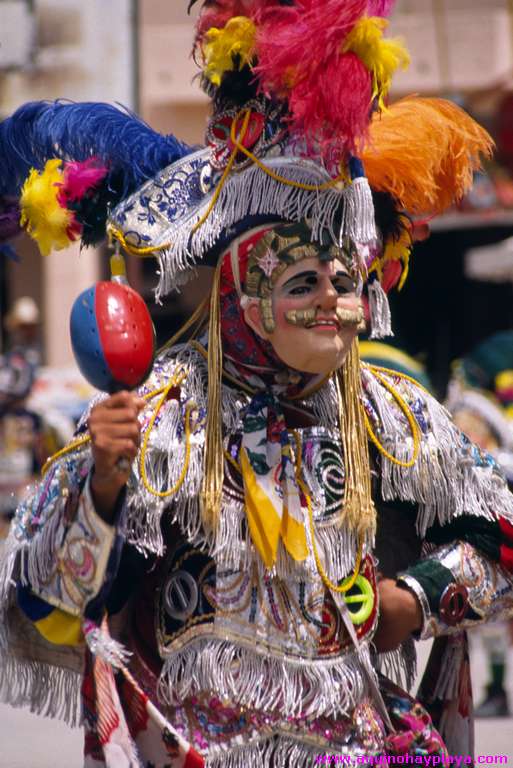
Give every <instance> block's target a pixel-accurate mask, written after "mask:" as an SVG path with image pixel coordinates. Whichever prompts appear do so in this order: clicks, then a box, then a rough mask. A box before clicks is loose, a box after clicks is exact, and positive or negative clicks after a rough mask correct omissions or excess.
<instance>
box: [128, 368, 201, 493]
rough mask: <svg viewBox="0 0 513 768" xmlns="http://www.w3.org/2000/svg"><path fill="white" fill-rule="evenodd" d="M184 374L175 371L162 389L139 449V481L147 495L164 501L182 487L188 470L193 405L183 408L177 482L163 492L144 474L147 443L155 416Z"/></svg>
mask: <svg viewBox="0 0 513 768" xmlns="http://www.w3.org/2000/svg"><path fill="white" fill-rule="evenodd" d="M185 377H186V374H185V372H184V371H182V370H179V371H177V372H176V373H175V374H174V375H173V376H172V377H171V380H170V381H169V383H168V384H167V385H166V387H165V388H164V391H163V392H162V397H161V398H160V400H159V401H158V403H157V405H156V407H155V409H154V411H153V413H152V415H151V419H150V421H149V424H148V426H147V428H146V432H145V433H144V440H143V444H142V447H141V453H140V456H139V473H140V475H141V480H142V482H143V485H144V487H145V488H146V490H147V491H148V493H151V495H152V496H156V497H157V498H159V499H166V498H168V497H169V496H174V495H175V494H176V493H178V491H179V490H180V488H181V487H182V485H183V483H184V481H185V478H186V475H187V471H188V469H189V461H190V458H191V412H192V411H193V410H194V409H195V408H196V405H195V403H188V404H187V406H186V408H185V417H184V421H185V457H184V462H183V467H182V469H181V472H180V476H179V478H178V480H177V481H176V483H175V485H173V487H172V488H168V489H167V490H165V491H159V490H157V489H156V488H153V487H152V486H151V485H150V482H149V480H148V475H147V473H146V454H147V451H148V442H149V439H150V435H151V431H152V429H153V427H154V425H155V421H156V419H157V416H158V415H159V413H160V409H161V408H162V406H163V405H164V403H165V402H166V400H167V398H168V396H169V392H170V391H171V390H172V389H173V387H178V386H180V384H181V383H182V381H183V380H184V379H185Z"/></svg>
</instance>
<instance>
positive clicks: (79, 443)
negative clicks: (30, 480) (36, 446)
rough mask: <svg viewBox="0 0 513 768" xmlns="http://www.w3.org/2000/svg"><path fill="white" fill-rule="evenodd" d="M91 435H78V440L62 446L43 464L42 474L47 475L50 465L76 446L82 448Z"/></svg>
mask: <svg viewBox="0 0 513 768" xmlns="http://www.w3.org/2000/svg"><path fill="white" fill-rule="evenodd" d="M90 439H91V437H90V435H84V437H78V438H77V439H76V440H73V441H72V442H71V443H69V445H65V446H64V448H61V449H60V450H59V451H57V453H54V454H53V455H52V456H50V457H49V458H48V459H47V460H46V461H45V463H44V464H43V468H42V470H41V476H44V475H46V473H47V472H48V470H49V469H50V467H51V466H52V464H53V463H54V462H56V461H57V459H60V458H61V456H65V455H66V454H67V453H71V452H72V451H74V450H75V449H76V448H81V447H82V446H83V445H86V444H87V443H88V442H89V441H90Z"/></svg>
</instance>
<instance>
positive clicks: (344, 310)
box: [268, 257, 363, 374]
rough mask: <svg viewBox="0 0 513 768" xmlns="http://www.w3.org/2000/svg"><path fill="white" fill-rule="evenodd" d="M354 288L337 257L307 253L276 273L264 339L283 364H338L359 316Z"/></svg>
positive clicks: (315, 367)
mask: <svg viewBox="0 0 513 768" xmlns="http://www.w3.org/2000/svg"><path fill="white" fill-rule="evenodd" d="M355 291H356V288H355V283H354V281H353V280H352V278H351V277H350V276H349V274H348V273H347V270H346V269H345V267H344V266H343V264H342V262H340V261H339V260H334V261H326V262H321V261H320V260H319V259H317V258H315V257H311V258H308V259H304V260H303V261H300V262H299V263H297V264H294V265H293V266H291V267H288V269H287V270H286V271H285V272H284V273H283V274H282V275H281V276H280V277H279V279H278V281H277V282H276V285H275V286H274V290H273V295H272V301H273V312H274V317H275V324H276V327H275V330H274V332H273V333H271V334H269V336H268V340H269V341H270V342H271V344H272V345H273V348H274V351H275V352H276V354H277V355H278V357H279V358H280V359H281V360H283V362H284V363H285V364H286V365H287V367H289V368H294V369H295V370H298V371H304V372H306V373H317V374H326V373H329V372H330V371H333V370H335V369H336V368H339V367H340V366H341V365H342V363H343V362H344V360H345V358H346V356H347V354H348V352H349V350H350V348H351V344H352V343H353V340H354V338H355V336H356V333H357V328H358V326H359V324H360V322H361V321H362V317H363V314H362V309H361V304H360V300H359V299H358V298H357V296H356V292H355Z"/></svg>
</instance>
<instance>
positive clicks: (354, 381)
mask: <svg viewBox="0 0 513 768" xmlns="http://www.w3.org/2000/svg"><path fill="white" fill-rule="evenodd" d="M335 385H336V388H337V400H338V412H339V424H340V432H341V437H342V447H343V451H344V464H345V476H346V477H345V490H344V516H343V520H344V522H346V521H347V523H348V525H349V527H350V528H351V529H352V530H353V531H355V533H356V534H357V536H358V537H359V539H360V541H364V539H365V538H366V537H368V536H370V537H371V538H373V537H374V534H375V532H376V509H375V507H374V502H373V500H372V489H371V472H370V460H369V444H368V441H367V431H366V429H365V419H364V410H363V402H362V380H361V373H360V354H359V351H358V342H357V341H356V340H355V341H354V342H353V345H352V347H351V350H350V352H349V354H348V356H347V358H346V360H345V363H344V365H343V366H342V367H341V368H340V369H339V370H338V371H337V373H336V374H335Z"/></svg>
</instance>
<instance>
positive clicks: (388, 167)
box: [0, 0, 491, 334]
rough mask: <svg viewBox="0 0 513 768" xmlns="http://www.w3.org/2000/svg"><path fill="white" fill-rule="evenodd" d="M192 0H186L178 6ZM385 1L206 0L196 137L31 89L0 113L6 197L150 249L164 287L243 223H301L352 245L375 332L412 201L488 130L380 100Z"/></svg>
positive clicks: (438, 107)
mask: <svg viewBox="0 0 513 768" xmlns="http://www.w3.org/2000/svg"><path fill="white" fill-rule="evenodd" d="M195 2H197V0H192V1H191V2H189V4H188V5H189V8H191V7H192V6H193V5H195ZM392 6H393V0H207V1H205V2H203V4H202V8H201V9H200V13H199V16H198V22H197V28H196V37H195V43H194V54H195V59H196V61H197V62H198V64H199V66H200V68H201V82H202V84H203V87H204V88H205V90H206V91H207V92H208V93H209V94H210V96H211V97H212V103H213V114H212V117H211V119H210V121H209V125H208V128H207V134H206V147H205V148H200V149H195V150H193V149H192V148H190V147H188V146H187V145H185V144H183V143H181V142H180V141H179V140H177V139H176V138H174V137H173V136H162V135H160V134H158V133H156V132H154V131H153V130H152V129H151V128H149V126H147V125H146V124H145V123H143V122H142V121H141V120H139V119H138V118H137V117H135V116H134V115H133V114H131V113H129V112H126V111H124V110H122V109H118V108H116V107H113V106H110V105H106V104H94V103H90V104H70V103H63V102H55V103H48V102H36V103H31V104H27V105H25V106H24V107H22V108H21V109H19V110H18V111H17V112H16V113H15V114H14V115H13V116H12V117H11V118H9V119H7V120H5V121H4V122H3V123H1V124H0V163H1V166H2V169H3V173H2V178H1V179H0V196H4V197H8V199H9V200H10V201H11V203H10V209H9V211H10V217H11V218H12V211H13V210H15V208H13V202H12V201H13V199H14V205H19V206H20V209H21V218H20V222H21V224H22V225H23V226H24V227H25V228H26V229H27V231H28V232H29V233H30V234H31V235H32V236H33V237H35V238H36V239H37V240H38V242H39V244H40V247H41V250H42V251H44V252H46V251H48V250H49V249H51V248H62V247H65V246H66V245H67V244H69V242H71V241H72V240H74V239H80V240H81V242H82V243H83V244H85V245H88V244H91V243H96V242H98V241H99V240H100V239H101V238H102V237H103V236H104V235H105V232H106V229H107V230H108V231H109V234H110V236H111V237H112V238H114V239H117V240H118V241H119V242H120V243H121V245H122V246H123V247H124V248H125V249H126V250H127V251H129V252H130V253H134V254H136V255H154V256H156V257H157V258H158V260H159V262H160V281H159V286H158V289H157V295H158V296H161V295H164V294H166V293H167V292H168V291H169V290H171V289H172V288H173V287H174V286H175V285H176V284H177V283H180V282H183V281H184V280H186V279H187V276H188V273H189V270H190V268H191V267H193V266H194V265H195V264H198V263H201V262H204V261H205V260H208V261H209V262H210V263H215V260H216V258H217V254H218V253H219V251H220V250H221V249H222V247H223V245H224V244H225V243H226V242H227V240H229V239H230V237H234V236H235V235H236V234H237V233H238V232H239V231H241V230H243V229H244V228H247V227H248V226H251V225H254V224H258V223H260V222H265V221H275V220H277V219H284V220H299V219H303V218H307V219H308V220H309V221H310V222H311V228H312V233H313V237H318V236H320V235H321V234H322V233H324V232H328V233H330V236H331V237H332V239H333V240H334V241H336V242H341V240H342V239H343V238H345V237H348V238H350V239H351V240H352V241H353V243H354V244H355V246H356V247H355V253H356V254H357V259H358V262H359V263H358V265H357V266H358V269H359V271H360V272H361V274H362V276H363V277H366V275H367V274H369V275H370V283H371V289H370V294H371V295H372V299H373V301H371V305H372V306H373V307H374V310H375V311H374V315H375V317H374V320H375V323H374V324H375V332H376V333H377V334H382V333H385V332H387V331H388V330H389V322H388V318H389V315H388V314H387V304H386V297H385V296H384V292H383V291H382V290H381V287H382V285H381V284H382V283H383V286H384V287H385V288H389V287H390V285H391V284H393V283H399V284H401V283H402V282H403V281H404V278H405V276H406V271H407V265H408V258H409V253H410V250H411V246H412V225H411V217H412V216H417V215H422V216H432V215H434V214H437V213H440V212H441V211H442V210H444V209H445V208H447V207H448V206H449V205H451V203H452V202H453V201H454V200H456V199H457V198H459V197H461V195H463V194H464V193H465V191H466V190H467V189H468V188H469V186H470V184H471V183H472V173H473V171H474V170H475V168H477V167H478V166H479V163H480V157H481V156H482V155H483V154H484V155H487V154H489V152H490V150H491V140H490V139H489V137H488V135H487V134H486V132H485V131H483V129H481V128H480V127H479V126H477V125H476V123H475V122H474V121H473V120H471V118H469V117H468V115H466V114H465V113H464V112H463V111H462V110H461V109H459V108H458V107H456V106H455V105H453V104H451V103H450V102H447V101H443V100H440V99H420V98H410V99H405V100H403V101H401V102H399V103H398V104H396V105H393V106H387V105H386V102H387V94H388V91H389V88H390V84H391V79H392V76H393V73H394V72H395V70H396V69H398V68H401V67H404V66H406V65H407V62H408V54H407V52H406V49H405V48H404V45H403V44H402V43H401V42H400V41H398V40H396V39H394V38H390V37H388V36H387V35H386V30H387V24H388V21H387V16H388V15H389V13H390V12H391V9H392Z"/></svg>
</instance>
